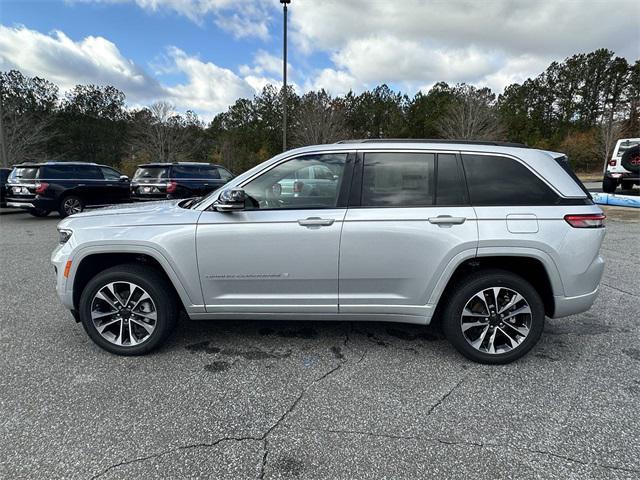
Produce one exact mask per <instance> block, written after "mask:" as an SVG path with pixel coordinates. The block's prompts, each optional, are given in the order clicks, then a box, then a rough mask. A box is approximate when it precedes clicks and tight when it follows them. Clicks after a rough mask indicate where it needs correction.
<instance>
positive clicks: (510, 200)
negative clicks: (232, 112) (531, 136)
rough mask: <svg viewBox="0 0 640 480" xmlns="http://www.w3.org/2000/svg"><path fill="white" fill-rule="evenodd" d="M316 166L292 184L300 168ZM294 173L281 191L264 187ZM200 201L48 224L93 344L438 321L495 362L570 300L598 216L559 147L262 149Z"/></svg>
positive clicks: (585, 283)
mask: <svg viewBox="0 0 640 480" xmlns="http://www.w3.org/2000/svg"><path fill="white" fill-rule="evenodd" d="M313 166H320V167H322V168H323V169H326V170H327V171H330V172H331V173H332V175H333V176H332V178H331V181H327V184H326V185H325V186H324V187H325V188H322V189H319V188H305V186H304V185H301V184H300V183H304V175H300V172H301V171H308V170H305V169H308V168H309V167H313ZM293 183H296V184H297V188H296V190H297V192H296V193H297V194H296V195H291V194H286V193H287V192H285V189H284V188H283V187H282V185H288V184H293ZM223 188H224V189H223V190H218V191H216V192H213V193H212V194H210V195H209V196H207V197H205V198H202V199H187V200H174V201H164V202H154V203H148V204H144V205H125V206H118V207H112V208H107V209H102V210H98V211H92V212H86V213H81V214H78V215H73V216H71V217H69V218H67V219H65V220H63V221H61V222H60V224H59V225H58V230H59V233H60V245H59V246H58V247H57V248H56V250H55V251H54V252H53V255H52V262H53V264H54V266H55V268H56V272H57V292H58V295H59V297H60V299H61V300H62V303H63V304H64V305H65V306H66V307H67V308H69V309H70V310H71V312H72V313H73V315H74V316H75V318H76V320H77V321H79V322H81V323H82V325H83V326H84V328H85V330H86V331H87V333H88V334H89V336H90V337H91V338H92V340H93V341H94V342H96V343H97V344H98V345H99V346H100V347H102V348H104V349H106V350H108V351H110V352H113V353H117V354H121V355H137V354H142V353H146V352H148V351H150V350H152V349H153V348H155V347H158V346H159V345H160V344H161V343H162V342H164V341H165V339H166V338H167V335H168V334H169V333H170V331H171V329H172V328H173V326H174V325H175V323H176V320H177V318H178V314H179V311H180V310H184V311H185V312H186V314H187V315H188V316H189V317H190V318H191V319H194V320H211V319H231V318H241V319H265V320H266V319H288V320H366V321H371V320H380V321H387V322H406V323H415V324H421V325H426V324H429V323H430V322H431V321H432V320H434V319H438V320H439V321H440V322H441V324H442V329H443V331H444V333H445V335H446V337H447V338H448V339H449V340H450V341H451V343H452V344H453V345H454V346H455V347H456V349H458V350H459V351H460V352H461V353H462V354H463V355H465V356H467V357H468V358H470V359H472V360H475V361H478V362H484V363H506V362H510V361H513V360H515V359H517V358H519V357H521V356H522V355H524V354H525V353H526V352H527V351H528V350H530V349H531V348H532V347H533V346H534V345H535V343H536V342H537V341H538V339H539V337H540V334H541V333H542V330H543V325H544V320H545V316H548V317H551V318H558V317H565V316H567V315H572V314H576V313H580V312H584V311H585V310H588V309H589V308H590V307H591V305H592V304H593V301H594V300H595V298H596V294H597V291H598V283H599V281H600V278H601V276H602V272H603V268H604V262H603V260H602V258H601V257H600V255H599V249H600V245H601V243H602V240H603V237H604V233H605V229H604V228H603V227H604V225H603V221H604V215H603V214H602V211H601V210H600V208H599V207H597V206H596V205H594V204H593V202H592V201H591V198H590V196H589V194H588V192H587V191H585V190H584V187H583V186H582V184H581V183H580V182H579V181H578V180H577V179H576V178H575V175H573V173H572V172H571V170H570V168H569V167H568V165H567V161H566V157H564V155H562V154H558V153H553V152H547V151H542V150H534V149H529V148H522V147H518V146H513V145H507V144H495V143H478V142H474V143H470V142H467V143H465V142H451V143H447V142H444V141H441V142H429V141H415V142H412V141H407V140H405V141H360V142H345V143H339V144H333V145H318V146H312V147H305V148H300V149H297V150H291V151H288V152H286V153H283V154H280V155H278V156H276V157H274V158H272V159H271V160H268V161H266V162H264V163H262V164H261V165H258V166H257V167H255V168H253V169H251V170H249V171H247V172H245V173H244V174H242V175H240V176H238V177H236V178H235V179H234V180H232V181H231V182H230V183H229V184H227V185H226V186H225V187H223Z"/></svg>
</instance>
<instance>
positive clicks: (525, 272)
mask: <svg viewBox="0 0 640 480" xmlns="http://www.w3.org/2000/svg"><path fill="white" fill-rule="evenodd" d="M541 253H542V252H541ZM545 260H546V261H545ZM547 261H548V262H552V261H551V259H543V258H540V255H539V254H533V255H531V254H529V255H527V254H526V253H521V254H511V255H504V254H490V253H487V254H485V255H482V254H480V253H479V255H478V256H475V257H473V258H463V259H461V260H460V261H458V262H457V263H456V264H454V265H450V267H451V268H448V269H447V270H448V271H449V272H450V274H449V275H448V277H445V275H443V277H444V278H441V280H440V282H438V283H439V286H438V288H437V290H436V291H434V294H433V295H432V298H431V300H430V302H429V303H431V304H432V305H435V309H434V315H433V318H438V317H439V314H440V313H441V310H442V308H443V306H444V305H446V304H447V298H448V297H449V295H450V294H451V288H450V287H451V286H452V285H454V284H455V283H456V282H457V281H458V280H459V279H460V278H464V276H466V275H468V274H469V273H471V272H476V271H479V270H485V269H500V270H505V271H508V272H511V273H513V274H515V275H518V276H520V277H522V278H524V279H525V280H527V281H528V282H529V283H531V285H532V286H533V287H534V288H535V289H536V290H537V291H538V293H539V294H540V296H541V297H542V301H543V303H544V310H545V315H546V316H548V317H553V315H554V312H555V307H556V306H555V298H554V295H558V294H562V293H563V292H564V290H563V288H562V283H561V280H560V277H559V274H558V272H557V268H555V264H553V268H549V265H548V263H547Z"/></svg>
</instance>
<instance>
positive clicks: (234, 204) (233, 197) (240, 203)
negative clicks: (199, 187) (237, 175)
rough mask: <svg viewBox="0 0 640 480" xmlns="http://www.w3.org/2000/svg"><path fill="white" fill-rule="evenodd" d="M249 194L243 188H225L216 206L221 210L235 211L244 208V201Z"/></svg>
mask: <svg viewBox="0 0 640 480" xmlns="http://www.w3.org/2000/svg"><path fill="white" fill-rule="evenodd" d="M246 198H247V196H246V195H245V193H244V190H242V189H241V188H234V189H227V190H223V191H222V193H220V195H219V196H218V200H217V201H216V203H215V205H214V207H215V209H216V210H217V211H219V212H233V211H235V210H244V202H245V200H246Z"/></svg>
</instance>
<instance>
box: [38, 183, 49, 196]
mask: <svg viewBox="0 0 640 480" xmlns="http://www.w3.org/2000/svg"><path fill="white" fill-rule="evenodd" d="M47 188H49V184H48V183H47V182H36V193H38V194H40V193H44V191H45V190H46V189H47Z"/></svg>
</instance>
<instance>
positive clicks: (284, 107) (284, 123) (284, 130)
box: [280, 0, 291, 152]
mask: <svg viewBox="0 0 640 480" xmlns="http://www.w3.org/2000/svg"><path fill="white" fill-rule="evenodd" d="M280 3H281V4H282V13H283V16H284V32H283V35H282V39H283V55H282V56H283V59H282V62H283V63H282V83H283V88H284V90H283V92H282V151H283V152H284V151H286V150H287V5H289V4H290V3H291V0H280Z"/></svg>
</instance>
